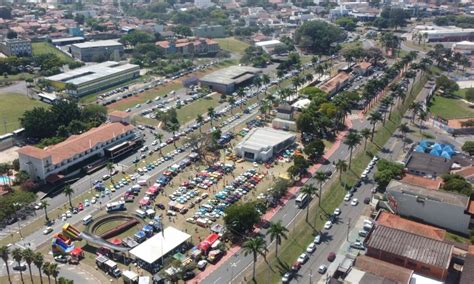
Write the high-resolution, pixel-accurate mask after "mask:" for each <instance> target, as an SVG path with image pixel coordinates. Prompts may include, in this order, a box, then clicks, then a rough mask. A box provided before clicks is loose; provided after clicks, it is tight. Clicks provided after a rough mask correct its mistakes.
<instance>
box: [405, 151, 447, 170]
mask: <svg viewBox="0 0 474 284" xmlns="http://www.w3.org/2000/svg"><path fill="white" fill-rule="evenodd" d="M452 165H453V161H452V160H451V159H446V158H444V157H438V156H434V155H431V154H427V153H420V152H413V153H412V155H411V156H410V158H409V159H408V161H407V164H406V167H407V168H408V169H409V170H411V169H413V170H417V171H420V172H421V171H422V172H435V173H437V174H438V175H442V174H445V173H448V172H449V171H450V170H451V166H452Z"/></svg>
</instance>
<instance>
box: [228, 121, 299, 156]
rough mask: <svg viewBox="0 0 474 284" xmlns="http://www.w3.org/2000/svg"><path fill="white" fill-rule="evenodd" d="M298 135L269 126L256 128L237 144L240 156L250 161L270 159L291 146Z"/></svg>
mask: <svg viewBox="0 0 474 284" xmlns="http://www.w3.org/2000/svg"><path fill="white" fill-rule="evenodd" d="M295 140H296V135H295V134H292V133H289V132H285V131H281V130H275V129H272V128H269V127H264V128H254V129H252V130H250V132H249V133H248V134H247V135H246V136H245V137H244V139H243V140H242V142H240V143H239V144H238V145H237V146H235V148H234V151H235V153H236V154H237V155H238V156H239V157H242V158H244V159H246V160H250V161H264V162H265V161H268V160H269V159H271V158H272V157H273V156H274V155H276V154H278V153H279V152H281V151H282V150H284V149H286V148H288V147H289V146H291V145H292V144H293V143H294V142H295Z"/></svg>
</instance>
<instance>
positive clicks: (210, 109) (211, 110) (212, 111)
mask: <svg viewBox="0 0 474 284" xmlns="http://www.w3.org/2000/svg"><path fill="white" fill-rule="evenodd" d="M207 115H208V116H209V117H210V118H211V126H212V121H213V120H214V116H215V115H216V111H215V110H214V108H213V107H210V108H208V109H207Z"/></svg>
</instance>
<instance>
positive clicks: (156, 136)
mask: <svg viewBox="0 0 474 284" xmlns="http://www.w3.org/2000/svg"><path fill="white" fill-rule="evenodd" d="M154 136H155V139H156V140H158V143H160V144H161V143H162V140H163V133H159V132H157V133H155V134H154ZM162 150H163V148H161V147H160V154H161V155H163V151H162Z"/></svg>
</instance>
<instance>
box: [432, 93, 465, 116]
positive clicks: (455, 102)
mask: <svg viewBox="0 0 474 284" xmlns="http://www.w3.org/2000/svg"><path fill="white" fill-rule="evenodd" d="M430 112H431V113H432V114H434V115H438V116H441V117H442V118H444V119H460V118H474V109H472V108H470V107H469V105H468V104H466V103H465V102H463V101H462V100H460V99H456V98H447V97H442V96H434V97H433V99H431V106H430Z"/></svg>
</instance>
